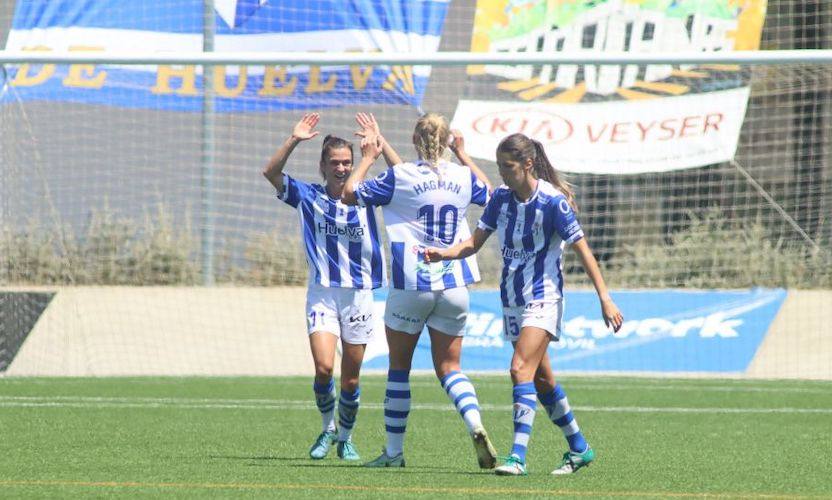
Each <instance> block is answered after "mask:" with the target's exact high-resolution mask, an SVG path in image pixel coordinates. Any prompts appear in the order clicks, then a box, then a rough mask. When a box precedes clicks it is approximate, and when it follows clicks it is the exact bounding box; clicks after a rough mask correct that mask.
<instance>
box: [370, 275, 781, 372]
mask: <svg viewBox="0 0 832 500" xmlns="http://www.w3.org/2000/svg"><path fill="white" fill-rule="evenodd" d="M785 298H786V291H785V290H781V289H755V290H750V291H677V290H656V291H626V292H614V293H613V299H614V300H615V302H616V304H617V305H618V306H619V308H620V309H621V310H622V312H623V313H624V316H625V321H624V325H623V326H622V328H621V329H620V330H619V331H618V332H617V333H613V332H612V330H611V329H609V328H607V327H606V326H605V325H604V321H603V319H602V318H601V313H600V305H599V303H598V298H597V296H596V294H595V293H594V292H590V291H572V292H570V291H566V292H565V301H566V302H565V304H566V307H565V313H564V319H563V329H562V335H561V338H560V340H559V341H558V342H552V343H551V344H550V345H549V355H550V357H551V359H552V364H553V367H554V369H555V370H556V371H558V370H568V371H577V372H665V373H672V372H703V373H742V372H744V371H745V370H746V369H747V368H748V366H749V364H750V363H751V360H752V359H753V358H754V354H755V353H756V352H757V349H758V348H759V346H760V343H761V342H762V341H763V339H764V338H765V336H766V333H767V332H768V329H769V326H770V325H771V323H772V321H773V320H774V317H775V316H776V315H777V312H778V311H779V310H780V306H781V305H782V304H783V301H784V300H785ZM383 299H384V297H383V296H382V295H379V296H377V302H376V307H377V311H376V314H375V316H376V320H377V325H376V328H377V330H376V333H377V335H376V341H375V342H374V343H373V344H371V345H370V346H368V348H367V353H366V355H365V362H364V367H365V368H368V369H373V368H375V369H383V368H386V367H387V345H386V341H385V336H384V322H383V320H382V318H383V315H384V300H383ZM512 352H513V349H512V346H511V344H510V343H507V342H505V341H504V340H503V319H502V307H501V304H500V293H499V291H478V290H475V291H472V292H471V309H470V313H469V315H468V323H467V326H466V333H465V337H464V340H463V350H462V367H463V368H464V369H466V370H480V371H495V372H505V373H508V368H509V366H510V361H511V356H512ZM413 369H418V370H432V369H433V362H432V359H431V353H430V336H429V335H428V334H427V332H426V331H425V332H423V334H422V336H421V338H420V339H419V343H418V345H417V347H416V353H415V355H414V357H413Z"/></svg>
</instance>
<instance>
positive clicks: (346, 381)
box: [341, 375, 358, 392]
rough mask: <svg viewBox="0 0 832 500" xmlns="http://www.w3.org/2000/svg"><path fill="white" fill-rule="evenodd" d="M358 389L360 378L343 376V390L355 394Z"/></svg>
mask: <svg viewBox="0 0 832 500" xmlns="http://www.w3.org/2000/svg"><path fill="white" fill-rule="evenodd" d="M357 388H358V377H344V376H343V375H342V376H341V389H342V390H345V391H347V392H355V390H356V389H357Z"/></svg>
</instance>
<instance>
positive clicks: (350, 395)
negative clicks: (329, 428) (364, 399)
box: [338, 387, 361, 441]
mask: <svg viewBox="0 0 832 500" xmlns="http://www.w3.org/2000/svg"><path fill="white" fill-rule="evenodd" d="M360 396H361V389H359V388H358V387H356V388H355V390H354V391H353V392H349V391H345V390H344V389H343V388H342V389H341V398H340V399H339V400H338V441H348V440H349V439H350V435H351V434H352V428H353V426H354V425H355V417H356V415H357V414H358V405H359V403H360V399H361V398H360Z"/></svg>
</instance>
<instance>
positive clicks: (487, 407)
mask: <svg viewBox="0 0 832 500" xmlns="http://www.w3.org/2000/svg"><path fill="white" fill-rule="evenodd" d="M361 407H362V409H368V410H381V409H383V408H384V405H383V404H381V403H370V402H366V403H361ZM0 408H89V409H103V408H178V409H231V410H303V411H307V410H314V409H315V405H314V403H313V402H312V401H304V400H282V399H212V398H119V397H93V396H0ZM574 408H575V409H576V410H578V411H584V412H615V413H742V414H747V413H790V414H795V413H814V414H832V408H790V407H780V408H747V407H739V408H719V407H702V408H695V407H670V406H668V407H662V406H576V407H574ZM411 409H413V410H432V411H456V409H455V408H454V407H453V406H452V405H451V404H450V403H416V404H413V405H412V406H411ZM480 409H482V410H484V411H506V412H507V411H511V406H510V405H495V404H482V405H480Z"/></svg>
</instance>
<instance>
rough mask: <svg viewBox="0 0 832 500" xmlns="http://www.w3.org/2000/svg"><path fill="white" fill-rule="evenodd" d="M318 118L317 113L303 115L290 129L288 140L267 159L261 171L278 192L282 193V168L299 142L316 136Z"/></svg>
mask: <svg viewBox="0 0 832 500" xmlns="http://www.w3.org/2000/svg"><path fill="white" fill-rule="evenodd" d="M320 118H321V115H320V114H318V113H307V114H305V115H303V118H301V119H300V121H298V122H297V123H296V124H295V127H294V128H293V129H292V135H290V136H289V138H287V139H286V140H285V141H284V142H283V145H281V146H280V148H278V150H277V151H276V152H275V153H274V155H272V157H271V159H269V163H267V164H266V168H264V169H263V176H264V177H266V179H268V181H269V182H271V183H272V186H274V187H275V188H276V189H277V190H278V191H283V167H285V166H286V160H288V159H289V156H290V155H291V154H292V151H294V150H295V147H296V146H297V145H298V144H300V143H301V141H306V140H309V139H311V138H313V137H315V136H316V135H318V131H317V130H315V126H316V125H317V124H318V120H320Z"/></svg>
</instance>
